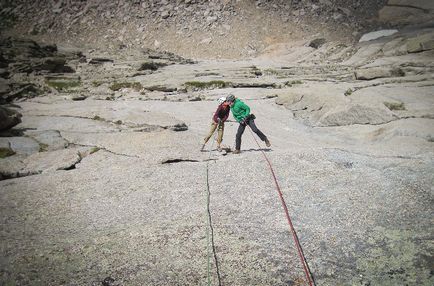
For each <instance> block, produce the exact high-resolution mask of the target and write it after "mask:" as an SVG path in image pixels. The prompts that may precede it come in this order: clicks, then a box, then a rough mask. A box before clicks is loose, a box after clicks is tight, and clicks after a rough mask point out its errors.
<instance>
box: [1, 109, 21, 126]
mask: <svg viewBox="0 0 434 286" xmlns="http://www.w3.org/2000/svg"><path fill="white" fill-rule="evenodd" d="M21 117H22V115H21V113H19V112H18V111H15V110H13V109H9V108H6V107H1V106H0V130H7V129H10V128H12V127H14V126H15V125H17V124H18V123H21Z"/></svg>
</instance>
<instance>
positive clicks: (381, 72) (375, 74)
mask: <svg viewBox="0 0 434 286" xmlns="http://www.w3.org/2000/svg"><path fill="white" fill-rule="evenodd" d="M354 74H355V77H356V79H358V80H371V79H375V78H384V77H399V76H404V75H405V73H404V71H402V70H401V69H400V68H393V67H375V68H367V69H359V70H357V71H356V72H355V73H354Z"/></svg>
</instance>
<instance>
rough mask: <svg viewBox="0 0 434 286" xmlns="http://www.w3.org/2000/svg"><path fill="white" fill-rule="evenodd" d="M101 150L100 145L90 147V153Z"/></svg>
mask: <svg viewBox="0 0 434 286" xmlns="http://www.w3.org/2000/svg"><path fill="white" fill-rule="evenodd" d="M99 150H100V148H99V147H93V148H92V149H90V151H89V154H93V153H95V152H98V151H99Z"/></svg>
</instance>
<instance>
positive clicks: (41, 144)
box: [39, 143, 48, 152]
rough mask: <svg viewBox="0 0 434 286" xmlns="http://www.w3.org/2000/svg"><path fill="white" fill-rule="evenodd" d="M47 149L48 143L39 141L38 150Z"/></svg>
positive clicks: (43, 150)
mask: <svg viewBox="0 0 434 286" xmlns="http://www.w3.org/2000/svg"><path fill="white" fill-rule="evenodd" d="M47 150H48V145H47V144H45V143H39V152H45V151H47Z"/></svg>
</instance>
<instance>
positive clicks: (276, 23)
mask: <svg viewBox="0 0 434 286" xmlns="http://www.w3.org/2000/svg"><path fill="white" fill-rule="evenodd" d="M386 2H387V1H385V0H369V1H348V0H335V1H333V0H293V1H283V0H279V1H266V0H258V1H247V0H241V1H239V0H237V1H235V0H223V1H204V0H176V1H175V0H169V1H168V0H164V1H153V0H148V1H100V0H93V1H62V0H60V1H34V2H30V1H2V3H1V14H2V23H1V26H2V28H3V32H4V33H6V34H8V35H24V36H26V37H32V38H33V39H35V40H40V41H45V42H50V43H61V44H68V45H76V46H79V47H89V48H102V49H106V50H116V49H119V48H144V47H146V48H157V49H162V50H168V51H171V52H175V53H178V54H181V55H184V56H188V57H200V58H238V57H252V56H255V55H257V54H259V53H261V51H263V50H264V49H265V48H266V47H267V46H270V45H273V44H277V43H284V42H291V41H297V40H310V39H312V38H314V37H324V38H326V39H328V40H340V41H342V42H345V43H348V42H352V41H354V39H357V38H358V37H359V35H360V33H362V32H364V31H366V30H370V29H372V28H374V27H376V26H377V25H378V24H377V22H376V21H375V19H376V17H377V12H378V10H380V9H381V8H382V7H383V6H384V5H385V4H386Z"/></svg>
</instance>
